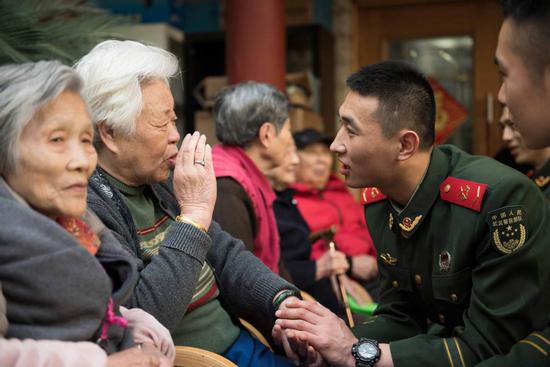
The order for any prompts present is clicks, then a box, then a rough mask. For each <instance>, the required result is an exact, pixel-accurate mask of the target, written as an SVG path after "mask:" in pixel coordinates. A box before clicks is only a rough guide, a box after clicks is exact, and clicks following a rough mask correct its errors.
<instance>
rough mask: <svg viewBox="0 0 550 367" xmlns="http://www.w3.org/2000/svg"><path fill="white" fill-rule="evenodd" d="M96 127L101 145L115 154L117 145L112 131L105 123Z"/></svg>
mask: <svg viewBox="0 0 550 367" xmlns="http://www.w3.org/2000/svg"><path fill="white" fill-rule="evenodd" d="M96 126H97V129H96V130H97V134H98V135H99V140H100V141H101V145H103V146H105V148H107V149H109V150H110V151H112V152H113V153H117V152H118V145H117V141H116V136H115V132H114V130H113V129H112V128H111V127H109V126H108V125H107V124H106V123H105V122H99V123H98V124H97V125H96Z"/></svg>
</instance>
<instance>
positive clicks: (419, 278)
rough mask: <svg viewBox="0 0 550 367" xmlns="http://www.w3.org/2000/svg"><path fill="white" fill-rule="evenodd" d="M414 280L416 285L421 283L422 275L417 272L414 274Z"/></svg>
mask: <svg viewBox="0 0 550 367" xmlns="http://www.w3.org/2000/svg"><path fill="white" fill-rule="evenodd" d="M414 282H415V283H416V285H422V277H421V276H420V275H419V274H416V275H415V276H414Z"/></svg>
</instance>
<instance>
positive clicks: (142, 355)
mask: <svg viewBox="0 0 550 367" xmlns="http://www.w3.org/2000/svg"><path fill="white" fill-rule="evenodd" d="M81 85H82V82H81V79H80V78H79V77H78V76H77V75H76V73H75V72H74V71H73V70H72V69H71V68H70V67H68V66H64V65H61V64H60V63H58V62H54V61H50V62H38V63H28V64H22V65H6V66H2V67H0V175H1V177H0V221H1V222H2V226H0V247H1V249H2V251H0V283H1V285H2V293H3V296H4V297H5V302H6V305H7V307H6V311H5V315H2V316H5V318H2V319H3V322H2V324H3V330H2V333H1V335H0V336H1V337H2V338H0V365H1V366H9V367H11V366H38V367H41V366H51V365H55V366H69V365H78V366H102V367H104V366H131V365H134V364H135V363H142V365H144V366H169V365H170V359H173V356H174V347H173V343H172V341H171V339H170V335H169V334H168V331H167V330H166V329H165V328H164V327H163V326H162V325H160V324H159V323H158V322H157V321H156V320H155V319H154V318H153V317H152V316H150V315H148V314H146V313H145V312H143V311H141V310H137V309H135V310H126V309H124V308H121V304H122V303H124V302H125V301H126V299H128V297H129V296H130V294H131V292H132V291H133V289H134V284H135V282H136V278H137V272H136V269H135V265H134V264H133V262H132V259H131V258H130V257H129V256H128V254H127V253H126V252H125V251H124V250H123V248H122V247H121V246H120V244H119V243H118V241H117V240H116V239H115V238H114V237H113V235H112V234H111V232H110V231H109V230H108V229H106V228H105V226H104V225H103V224H102V223H101V221H100V220H99V219H98V218H97V217H96V216H95V215H93V214H92V213H91V212H89V211H87V210H86V196H87V195H86V187H87V183H88V177H89V176H90V174H91V173H92V172H93V170H94V168H95V165H96V161H97V155H96V152H95V149H94V147H93V145H92V139H93V128H92V124H91V120H90V115H89V112H88V108H87V106H86V104H85V102H84V101H83V99H82V98H81V96H80V89H81ZM6 319H7V320H6ZM5 321H7V323H8V327H7V329H6V322H5ZM140 345H141V347H140ZM160 350H162V351H163V352H164V353H165V354H166V355H167V356H168V357H169V358H167V357H165V356H164V355H162V354H161V353H160Z"/></svg>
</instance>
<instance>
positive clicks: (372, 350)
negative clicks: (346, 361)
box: [357, 342, 378, 359]
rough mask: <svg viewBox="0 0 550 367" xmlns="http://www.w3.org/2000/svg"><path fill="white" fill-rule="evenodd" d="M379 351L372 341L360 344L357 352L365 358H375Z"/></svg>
mask: <svg viewBox="0 0 550 367" xmlns="http://www.w3.org/2000/svg"><path fill="white" fill-rule="evenodd" d="M377 353H378V348H376V346H375V345H374V344H372V343H369V342H367V343H361V344H359V345H358V348H357V354H359V356H361V357H362V358H365V359H370V358H374V356H376V354H377Z"/></svg>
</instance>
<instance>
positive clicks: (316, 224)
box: [292, 174, 376, 260]
mask: <svg viewBox="0 0 550 367" xmlns="http://www.w3.org/2000/svg"><path fill="white" fill-rule="evenodd" d="M292 187H293V188H294V189H295V190H296V192H295V194H294V198H295V199H296V201H297V204H298V209H299V210H300V212H301V213H302V216H303V217H304V219H305V220H306V222H307V224H308V226H309V228H310V230H311V232H312V233H314V232H317V231H320V230H324V229H327V228H329V227H330V226H332V225H336V235H335V236H334V240H335V242H336V245H337V247H338V250H340V251H342V252H343V253H345V254H346V255H348V256H355V255H361V254H367V255H373V256H376V250H375V248H374V246H373V244H372V239H371V237H370V234H369V230H368V228H367V225H366V224H365V218H364V215H363V208H362V207H361V205H360V204H359V203H357V202H356V201H355V200H354V199H353V196H352V195H351V194H350V192H349V191H348V190H347V188H346V185H345V183H344V182H343V181H342V180H340V179H339V178H338V177H336V176H335V175H333V174H331V175H330V178H329V180H328V183H327V186H326V187H325V189H324V190H317V189H312V188H310V187H308V186H307V185H305V184H303V183H296V184H294V185H293V186H292ZM326 251H327V249H326V246H325V244H324V242H323V241H322V240H319V241H317V242H315V243H314V244H313V248H312V251H311V258H312V259H313V260H316V259H318V258H319V257H320V256H321V255H323V254H324V253H325V252H326Z"/></svg>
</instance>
